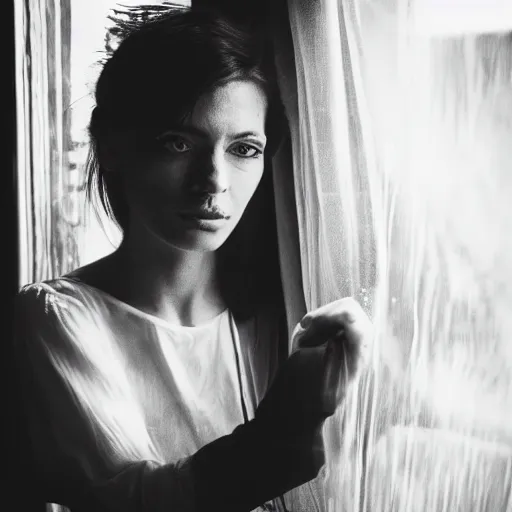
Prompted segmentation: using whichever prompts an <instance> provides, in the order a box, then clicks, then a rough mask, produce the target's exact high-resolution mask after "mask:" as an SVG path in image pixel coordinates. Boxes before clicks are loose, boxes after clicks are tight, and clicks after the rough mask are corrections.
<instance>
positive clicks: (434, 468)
mask: <svg viewBox="0 0 512 512" xmlns="http://www.w3.org/2000/svg"><path fill="white" fill-rule="evenodd" d="M440 6H441V3H440V2H436V1H435V0H430V1H428V0H412V1H405V0H403V1H401V0H396V1H393V0H366V1H365V0H319V1H315V2H311V1H307V0H289V1H288V14H289V22H290V29H291V34H290V36H291V37H290V41H288V42H287V41H286V40H285V39H286V38H285V37H280V36H277V47H278V55H277V63H278V68H279V69H280V70H281V77H280V81H281V89H282V93H283V99H284V102H285V106H286V109H287V112H288V117H289V120H290V131H291V153H292V165H293V187H294V193H295V199H296V203H297V204H296V211H297V221H298V230H297V235H298V243H299V247H300V262H299V264H298V265H296V266H295V267H293V265H291V266H290V265H289V266H288V267H287V268H286V274H285V275H284V276H283V277H284V280H285V281H287V280H289V279H295V280H296V282H302V287H303V297H304V299H305V308H306V309H307V310H311V309H314V308H317V307H319V306H320V305H322V304H325V303H327V302H330V301H332V300H335V299H338V298H340V297H343V296H347V295H350V296H354V297H355V298H357V299H358V300H359V301H360V302H361V304H362V305H363V306H364V307H365V308H366V310H367V311H368V313H369V314H370V315H371V317H372V319H373V321H374V324H375V326H376V332H377V335H376V339H375V347H374V352H373V358H372V364H371V366H370V368H369V369H368V370H367V371H366V373H365V374H364V375H362V377H361V378H360V379H359V381H358V382H357V383H356V385H355V386H354V387H353V388H352V391H351V393H350V396H349V397H348V399H347V400H346V402H345V404H344V406H343V408H342V410H340V411H339V414H338V415H337V416H336V417H335V418H334V419H332V420H330V421H329V422H328V424H327V425H326V427H325V436H326V437H325V439H326V447H327V452H328V465H327V473H326V475H321V476H320V477H319V478H318V479H317V481H316V482H315V484H314V485H312V486H309V488H308V486H306V488H304V489H301V490H297V491H295V492H294V493H290V496H288V499H289V504H290V506H291V509H292V510H295V509H296V510H303V508H301V503H300V502H301V500H302V502H303V503H304V500H305V499H306V498H304V496H305V495H306V494H307V493H308V492H310V493H312V495H313V496H314V498H311V503H314V505H313V506H312V507H311V508H310V509H311V510H315V507H316V510H329V511H331V510H332V511H336V512H338V511H345V510H346V511H363V510H364V511H378V512H380V511H393V512H399V511H404V512H410V511H414V512H422V511H424V512H434V511H435V512H437V511H442V510H450V511H454V510H456V511H461V512H462V511H468V510H471V511H475V512H484V511H500V512H506V511H509V510H512V496H511V494H512V491H511V489H512V416H511V414H512V413H511V411H512V342H511V341H510V340H511V339H512V322H511V321H510V316H509V313H507V312H510V310H511V309H512V285H511V283H512V259H511V258H510V253H511V250H512V247H511V246H512V239H511V238H510V233H512V215H511V214H510V199H509V198H510V197H512V174H511V172H510V171H511V169H512V150H511V149H510V147H511V144H510V141H512V123H511V121H510V120H511V119H512V87H511V86H512V74H511V73H512V16H510V10H511V4H510V3H509V2H505V1H501V2H497V1H490V2H484V1H483V0H482V1H473V2H462V1H458V2H455V1H453V2H449V1H448V0H447V1H446V2H443V3H442V6H443V8H442V9H441V7H440ZM292 68H294V69H293V72H294V75H293V76H291V75H290V73H289V72H287V70H288V71H289V70H291V69H292ZM277 170H278V171H280V169H279V168H278V169H277ZM277 174H279V172H278V173H277ZM283 186H284V185H281V187H277V191H276V198H277V200H278V202H279V201H280V194H284V192H283V190H282V189H283ZM286 186H291V183H290V182H288V183H287V184H286ZM281 245H282V247H281V249H282V253H283V255H284V256H283V261H285V260H284V258H285V257H286V256H285V255H286V254H287V253H290V252H291V251H293V248H292V246H290V247H286V241H285V240H284V239H283V238H281ZM286 261H288V260H286ZM294 272H295V274H294ZM285 290H286V287H285ZM293 300H295V299H294V298H293V297H291V296H290V293H288V296H287V301H288V306H289V310H290V311H297V306H295V305H293V304H292V302H293ZM299 316H300V315H299V314H298V313H295V314H294V313H292V314H290V315H289V319H290V323H291V322H292V319H293V321H295V320H296V319H297V318H298V317H299Z"/></svg>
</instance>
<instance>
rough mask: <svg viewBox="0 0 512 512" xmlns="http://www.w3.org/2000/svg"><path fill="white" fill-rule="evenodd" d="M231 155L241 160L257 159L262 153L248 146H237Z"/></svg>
mask: <svg viewBox="0 0 512 512" xmlns="http://www.w3.org/2000/svg"><path fill="white" fill-rule="evenodd" d="M232 153H234V154H235V155H236V156H239V157H242V158H257V157H258V156H260V155H261V154H262V151H261V150H259V149H257V148H255V147H254V146H250V145H249V144H237V145H236V146H234V148H233V149H232Z"/></svg>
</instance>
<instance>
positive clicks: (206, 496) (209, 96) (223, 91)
mask: <svg viewBox="0 0 512 512" xmlns="http://www.w3.org/2000/svg"><path fill="white" fill-rule="evenodd" d="M134 12H135V14H137V13H138V12H142V13H145V15H144V16H142V18H143V20H144V21H140V20H139V18H137V17H136V16H132V22H130V23H128V24H126V23H124V24H123V23H121V25H120V27H121V32H123V34H124V35H125V38H124V39H123V41H122V42H121V44H120V46H119V47H118V49H117V50H116V51H115V52H114V53H113V55H112V56H111V57H110V58H109V60H108V61H107V62H106V64H105V66H104V68H103V71H102V73H101V76H100V78H99V80H98V83H97V88H96V108H95V109H94V111H93V114H92V118H91V124H90V134H91V141H92V146H91V147H92V153H91V158H90V162H89V186H90V188H93V187H94V185H97V186H98V188H99V192H100V195H101V197H102V200H103V204H104V205H105V206H106V207H107V208H108V209H109V210H110V212H111V213H112V215H113V217H114V219H115V220H116V221H117V222H118V224H119V225H120V227H121V228H122V230H123V240H122V243H121V245H120V247H119V248H118V249H117V250H116V251H115V252H114V253H113V254H111V255H109V256H107V257H105V258H103V259H101V260H99V261H96V262H94V263H93V264H91V265H88V266H86V267H82V268H80V269H77V270H76V271H74V272H72V273H71V274H69V275H67V276H63V277H61V278H58V279H54V280H51V281H47V282H43V283H35V284H32V285H29V286H26V287H24V288H23V290H22V291H21V292H20V294H19V296H18V300H17V306H18V318H17V322H16V325H17V336H16V351H17V357H18V364H19V368H20V381H21V386H22V389H23V397H24V398H23V402H24V404H25V408H24V419H23V426H26V429H25V430H26V436H27V443H28V446H29V447H30V448H29V456H30V461H31V463H30V464H28V463H27V466H30V468H31V476H30V480H29V483H30V488H31V489H32V491H31V497H32V499H33V501H35V502H53V503H59V504H63V505H65V506H67V507H69V508H71V509H72V510H73V511H88V512H92V511H94V512H96V511H106V512H107V511H108V512H114V511H116V512H117V511H119V512H121V511H122V512H128V511H131V510H133V511H135V510H137V511H152V512H153V511H156V512H160V511H162V512H163V511H166V512H169V511H176V512H181V511H189V510H191V511H192V510H194V511H203V510H210V511H217V510H218V511H220V510H223V511H231V510H233V511H237V512H243V511H249V510H252V509H255V508H256V507H259V506H262V507H263V509H266V510H268V509H272V508H275V509H279V508H281V509H283V508H284V500H283V499H282V495H283V493H285V492H287V491H289V490H290V489H293V488H294V487H297V486H299V485H301V484H303V483H305V482H307V481H309V480H311V479H313V478H315V477H316V476H317V474H318V472H319V470H320V468H321V467H322V465H323V463H324V453H323V445H322V438H321V427H322V425H323V422H324V421H325V419H326V418H327V417H329V416H330V415H332V414H333V413H334V411H335V409H336V407H337V405H338V404H339V403H340V401H341V397H342V395H343V390H344V389H345V386H346V380H345V379H351V378H352V377H353V376H354V375H355V373H356V371H357V368H358V366H359V360H360V355H361V352H362V349H361V345H362V343H363V341H364V336H365V333H364V331H365V329H366V325H367V318H366V317H365V316H364V314H363V313H362V310H361V308H360V307H359V306H358V305H357V304H356V303H355V302H354V301H352V300H349V299H345V300H342V301H338V302H337V303H335V304H333V305H328V306H326V307H325V308H322V309H320V310H318V311H315V312H312V313H310V314H308V315H306V317H304V320H303V326H304V330H303V331H301V333H302V337H301V338H300V339H301V344H300V347H298V350H296V351H295V352H294V353H293V355H291V356H290V357H288V358H286V360H285V361H281V360H280V354H279V345H280V344H279V339H280V330H279V322H280V319H281V316H282V315H281V312H282V307H281V306H282V304H281V297H280V289H279V285H278V282H279V274H277V273H275V272H272V270H271V269H270V270H268V269H267V266H268V264H269V262H271V261H272V260H273V259H274V261H275V254H274V253H273V252H272V251H271V250H270V249H269V244H268V243H261V242H265V239H264V238H261V239H260V238H259V233H261V230H262V229H266V228H265V223H264V222H262V220H264V219H265V217H266V216H268V212H269V211H270V212H271V211H272V210H271V208H270V205H271V204H272V198H271V197H269V196H268V186H269V184H270V181H269V178H268V176H267V175H266V173H265V170H264V167H265V166H264V160H265V157H264V155H266V157H267V158H268V157H270V156H271V155H272V152H273V151H274V150H275V148H276V146H277V143H278V142H279V128H280V124H281V122H280V119H281V118H282V113H281V110H280V102H279V96H278V95H277V93H276V90H277V89H276V86H275V82H274V81H273V80H274V79H273V74H272V68H271V66H270V65H269V59H268V57H267V53H268V52H266V50H265V48H266V45H264V44H263V43H262V41H261V40H260V39H259V38H258V37H256V36H255V35H251V34H249V33H246V32H245V31H244V30H242V29H241V28H240V27H236V26H235V25H234V24H232V23H231V22H229V21H228V20H226V19H224V18H222V17H221V16H219V15H217V14H215V13H213V12H209V11H205V10H188V9H183V8H171V7H168V8H166V9H161V8H159V9H155V10H154V11H151V10H149V11H147V9H146V10H145V9H142V10H141V11H134ZM148 14H153V15H150V16H148ZM267 174H268V173H267ZM262 226H263V227H262ZM263 235H264V236H268V233H267V232H266V231H264V232H263ZM281 340H282V336H281ZM329 340H332V341H331V342H329V343H328V341H329ZM284 341H285V342H286V340H284ZM281 345H283V343H281ZM278 365H279V369H278ZM340 380H341V381H343V382H342V383H341V385H340ZM28 475H29V473H28V469H25V472H24V474H23V478H24V479H25V481H26V480H27V479H29V476H28ZM276 498H278V499H276Z"/></svg>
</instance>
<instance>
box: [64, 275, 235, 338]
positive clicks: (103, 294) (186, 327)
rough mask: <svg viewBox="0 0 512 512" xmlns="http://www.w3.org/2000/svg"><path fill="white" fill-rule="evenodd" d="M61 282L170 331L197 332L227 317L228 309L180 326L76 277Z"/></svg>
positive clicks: (66, 277)
mask: <svg viewBox="0 0 512 512" xmlns="http://www.w3.org/2000/svg"><path fill="white" fill-rule="evenodd" d="M59 279H60V280H63V281H68V282H71V283H73V284H75V285H78V286H82V287H84V288H87V289H88V290H90V291H91V292H93V293H95V294H97V295H99V296H101V297H102V298H104V299H106V300H108V301H109V302H111V303H113V304H115V305H116V306H118V307H119V308H120V309H124V310H126V311H129V312H130V313H132V314H134V315H136V316H139V317H141V318H144V319H146V320H149V321H151V322H153V323H155V324H158V325H161V326H163V327H167V328H168V329H172V330H175V331H176V330H182V331H183V330H187V331H198V330H200V329H207V328H211V327H212V326H213V325H214V324H215V323H217V322H219V321H220V319H221V318H222V317H224V316H225V315H227V314H228V313H229V308H226V309H224V310H223V311H222V312H221V313H219V314H218V315H217V316H215V317H213V318H212V319H210V320H207V321H206V322H204V323H201V324H199V325H181V324H175V323H171V322H168V321H167V320H164V319H163V318H160V317H158V316H156V315H152V314H151V313H146V312H145V311H142V310H140V309H138V308H136V307H135V306H132V305H130V304H128V303H127V302H124V301H122V300H120V299H118V298H117V297H114V296H113V295H111V294H110V293H108V292H105V291H104V290H101V289H100V288H97V287H96V286H93V285H90V284H88V283H85V282H84V281H82V280H81V279H79V278H77V277H70V276H61V277H59V278H58V279H57V280H59Z"/></svg>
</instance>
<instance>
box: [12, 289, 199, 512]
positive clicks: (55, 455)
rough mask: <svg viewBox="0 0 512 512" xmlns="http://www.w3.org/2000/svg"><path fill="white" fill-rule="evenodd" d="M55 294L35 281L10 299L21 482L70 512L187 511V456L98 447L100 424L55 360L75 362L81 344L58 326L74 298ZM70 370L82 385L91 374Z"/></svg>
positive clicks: (191, 505) (190, 493)
mask: <svg viewBox="0 0 512 512" xmlns="http://www.w3.org/2000/svg"><path fill="white" fill-rule="evenodd" d="M55 299H56V294H55V292H53V289H52V288H50V287H47V286H45V285H44V284H39V285H30V286H27V287H25V288H24V289H22V291H21V292H20V293H19V294H18V296H17V298H16V302H15V308H16V316H15V322H14V326H15V337H14V357H15V364H16V367H17V375H18V377H19V380H18V382H19V387H20V402H21V404H20V411H21V418H22V425H21V426H22V427H23V428H22V430H23V431H24V432H25V434H26V435H25V442H26V455H25V457H26V460H27V466H26V474H25V475H23V474H22V475H21V476H20V478H22V479H23V480H24V482H20V485H23V487H22V488H25V489H27V487H29V488H31V489H32V490H33V492H36V491H35V489H37V490H38V491H37V492H38V495H39V496H40V499H41V500H43V501H45V502H47V503H58V504H60V505H64V506H66V507H68V508H70V509H71V510H72V511H73V512H75V511H77V512H80V511H83V512H92V511H94V512H132V511H133V512H135V511H137V512H146V511H147V512H149V511H151V512H163V511H165V512H188V511H192V510H193V509H194V496H193V494H194V493H193V482H192V476H191V470H190V465H191V464H190V461H191V458H185V459H181V460H176V461H169V462H168V463H165V464H163V463H158V462H155V461H154V460H150V459H149V458H147V459H145V458H140V457H136V456H134V457H131V458H130V457H126V456H125V454H119V453H117V454H116V453H115V449H114V448H112V450H113V451H111V452H109V453H108V454H107V455H108V456H106V455H105V454H106V452H105V450H107V448H105V447H104V446H101V442H100V439H101V437H100V436H98V433H99V430H98V429H100V428H101V426H98V425H95V424H94V422H93V421H91V417H90V414H88V413H87V411H86V410H85V408H84V406H83V404H82V401H81V400H80V399H79V398H78V396H77V390H76V389H75V387H74V386H73V385H70V382H69V381H68V380H67V379H66V378H65V377H64V376H63V372H62V369H61V368H60V367H59V364H62V361H71V360H72V361H78V362H80V358H71V357H70V352H77V353H78V355H79V352H80V348H79V347H77V344H76V340H71V339H68V338H69V336H70V335H69V325H73V324H72V323H71V322H69V323H68V325H67V327H66V328H63V322H64V323H67V320H66V315H70V314H73V308H74V307H75V306H76V305H75V306H73V305H72V306H71V307H70V304H69V303H66V301H64V302H62V301H60V300H55ZM73 334H74V335H77V336H80V335H83V336H86V335H88V333H87V332H84V333H73ZM75 355H76V354H75ZM84 361H85V360H84ZM83 364H84V366H86V362H84V363H83ZM72 371H73V372H74V371H76V372H77V374H80V375H83V376H84V378H83V379H82V380H81V385H82V386H83V385H84V383H85V385H86V384H87V379H90V380H94V379H95V378H96V376H95V374H94V372H92V373H91V372H90V371H89V372H88V371H87V368H85V367H84V368H81V367H76V368H72ZM98 378H99V376H98ZM107 429H108V426H107ZM27 480H28V481H27ZM27 492H30V491H27Z"/></svg>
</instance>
